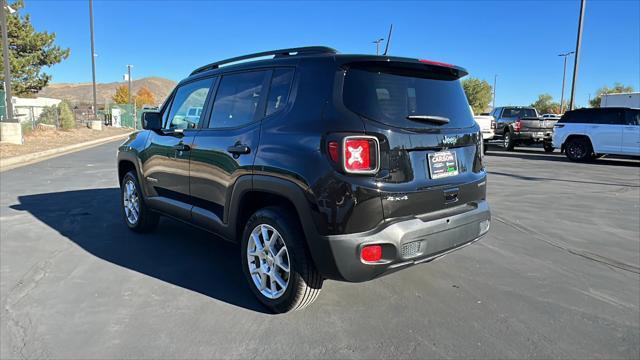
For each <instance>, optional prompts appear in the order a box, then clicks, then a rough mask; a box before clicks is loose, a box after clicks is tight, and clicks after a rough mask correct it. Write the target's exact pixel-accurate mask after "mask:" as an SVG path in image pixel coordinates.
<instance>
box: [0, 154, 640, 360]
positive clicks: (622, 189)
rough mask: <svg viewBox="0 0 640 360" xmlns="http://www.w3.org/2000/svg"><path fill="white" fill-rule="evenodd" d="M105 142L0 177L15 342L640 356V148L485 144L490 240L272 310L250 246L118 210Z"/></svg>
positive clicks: (51, 350) (178, 351) (190, 349)
mask: <svg viewBox="0 0 640 360" xmlns="http://www.w3.org/2000/svg"><path fill="white" fill-rule="evenodd" d="M116 147H117V143H112V144H107V145H104V146H100V147H96V148H93V149H89V150H85V151H82V152H78V153H74V154H70V155H66V156H63V157H59V158H56V159H52V160H48V161H46V162H42V163H38V164H35V165H30V166H27V167H23V168H19V169H14V170H10V171H6V172H3V173H1V174H0V181H1V184H2V187H1V196H0V219H1V226H0V228H1V229H0V239H1V240H0V260H1V261H0V276H1V281H0V294H1V301H2V317H1V321H0V325H1V327H0V340H1V345H0V357H1V358H3V359H8V358H36V357H37V358H41V357H51V358H84V359H88V358H172V359H173V358H205V357H206V358H212V357H214V358H253V357H260V358H283V357H284V358H291V357H296V358H427V357H429V358H434V357H435V358H443V357H447V358H451V357H453V358H462V357H465V358H636V359H637V358H639V357H640V162H639V161H637V160H617V159H606V158H605V159H600V160H599V161H597V162H596V163H593V164H575V163H570V162H568V161H567V160H566V159H565V157H564V156H562V155H560V154H558V153H555V154H545V153H544V152H543V151H542V150H541V149H524V148H521V149H518V150H519V151H517V152H513V153H508V152H503V151H499V149H497V148H491V149H490V152H489V155H488V156H487V159H486V161H487V167H488V171H489V179H488V190H489V201H490V203H491V206H492V213H493V222H492V228H491V231H490V233H489V235H488V236H487V237H485V238H484V239H483V240H482V241H480V242H478V243H476V244H474V245H473V246H469V247H466V248H464V249H462V250H460V251H458V252H455V253H453V254H450V255H448V256H446V257H444V258H442V259H439V260H437V261H435V262H433V263H429V264H423V265H420V266H416V267H413V268H410V269H408V270H405V271H401V272H397V273H395V274H392V275H390V276H387V277H383V278H380V279H377V280H374V281H371V282H368V283H362V284H346V283H338V282H331V281H328V282H325V286H324V288H323V292H322V293H321V295H320V297H319V299H318V300H317V301H316V303H315V304H313V306H311V307H310V308H308V309H306V310H305V311H302V312H297V313H292V314H285V315H277V316H275V315H270V314H266V313H265V310H264V309H263V308H262V307H261V306H260V305H259V303H258V302H257V301H256V300H254V298H253V297H252V295H251V293H250V291H249V288H248V286H247V285H246V284H245V281H244V278H243V277H242V273H241V268H240V256H239V248H238V247H236V246H234V245H232V244H227V243H223V242H221V241H218V240H214V239H213V238H212V236H211V235H209V234H207V233H204V232H201V231H199V230H194V229H192V228H190V227H188V226H186V225H183V224H180V223H177V222H175V221H172V220H167V219H165V220H163V221H162V223H161V225H160V228H159V229H158V231H157V232H156V233H154V234H149V235H136V234H133V233H131V232H129V231H128V230H127V229H126V227H125V225H124V224H123V223H122V221H121V219H120V217H119V209H118V196H119V191H118V189H117V180H116V175H115V157H114V156H115V150H116Z"/></svg>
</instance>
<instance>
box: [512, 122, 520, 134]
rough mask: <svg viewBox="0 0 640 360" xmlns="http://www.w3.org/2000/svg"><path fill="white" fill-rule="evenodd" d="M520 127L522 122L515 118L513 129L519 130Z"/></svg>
mask: <svg viewBox="0 0 640 360" xmlns="http://www.w3.org/2000/svg"><path fill="white" fill-rule="evenodd" d="M520 129H522V122H520V120H516V122H515V123H513V131H516V132H517V131H520Z"/></svg>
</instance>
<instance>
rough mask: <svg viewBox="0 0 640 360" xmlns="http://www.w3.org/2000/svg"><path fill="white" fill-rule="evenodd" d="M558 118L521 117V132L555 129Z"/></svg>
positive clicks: (546, 131) (544, 131) (541, 131)
mask: <svg viewBox="0 0 640 360" xmlns="http://www.w3.org/2000/svg"><path fill="white" fill-rule="evenodd" d="M557 122H558V120H557V119H543V118H541V117H540V118H538V117H525V118H522V119H520V123H521V125H520V132H540V133H548V132H550V131H552V130H553V126H554V125H555V124H556V123H557Z"/></svg>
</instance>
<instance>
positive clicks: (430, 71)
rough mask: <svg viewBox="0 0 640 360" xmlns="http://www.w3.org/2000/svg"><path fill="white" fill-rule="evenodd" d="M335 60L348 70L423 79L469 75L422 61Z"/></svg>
mask: <svg viewBox="0 0 640 360" xmlns="http://www.w3.org/2000/svg"><path fill="white" fill-rule="evenodd" d="M336 60H338V61H339V60H342V61H341V63H342V65H343V66H345V67H348V68H367V69H373V70H376V69H378V70H380V71H385V72H392V73H398V74H399V75H407V76H418V77H421V74H423V75H424V77H428V78H434V77H435V78H438V79H442V80H457V79H460V78H462V77H464V76H466V75H468V74H469V72H468V71H467V70H466V69H465V68H463V67H460V66H456V65H452V64H447V63H443V62H439V61H431V60H424V59H411V58H401V57H387V56H365V55H344V56H340V55H338V56H336Z"/></svg>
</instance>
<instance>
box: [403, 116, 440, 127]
mask: <svg viewBox="0 0 640 360" xmlns="http://www.w3.org/2000/svg"><path fill="white" fill-rule="evenodd" d="M407 119H409V120H415V121H426V122H431V123H434V124H438V125H443V124H448V123H449V118H446V117H444V116H434V115H409V116H407Z"/></svg>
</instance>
